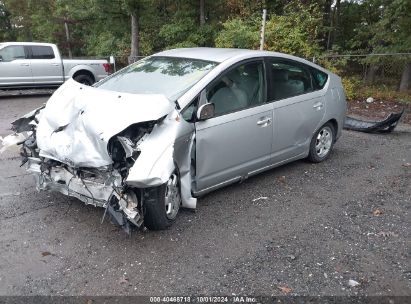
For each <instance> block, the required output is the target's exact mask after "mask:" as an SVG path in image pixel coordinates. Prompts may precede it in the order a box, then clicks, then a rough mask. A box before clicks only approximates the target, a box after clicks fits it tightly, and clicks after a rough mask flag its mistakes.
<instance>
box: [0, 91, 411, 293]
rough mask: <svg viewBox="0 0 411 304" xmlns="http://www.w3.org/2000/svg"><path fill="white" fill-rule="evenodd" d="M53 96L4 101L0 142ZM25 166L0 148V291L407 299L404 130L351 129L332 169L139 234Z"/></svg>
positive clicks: (407, 144)
mask: <svg viewBox="0 0 411 304" xmlns="http://www.w3.org/2000/svg"><path fill="white" fill-rule="evenodd" d="M45 100H46V98H45V97H35V98H31V97H25V98H17V97H14V98H3V99H0V136H1V135H3V136H4V135H5V134H7V133H8V131H7V130H6V126H8V124H9V123H10V122H11V121H12V120H13V119H14V117H16V116H19V115H20V114H24V113H26V112H28V111H29V110H31V109H32V108H34V107H35V106H37V105H41V104H42V103H43V102H44V101H45ZM19 164H20V161H19V159H18V158H17V157H16V151H8V152H6V153H4V154H2V155H0V222H1V230H0V257H1V259H0V295H170V294H172V295H188V294H205V295H232V294H233V293H234V294H252V295H310V296H316V295H337V296H339V295H341V296H344V295H375V296H376V295H402V296H410V295H411V263H410V253H411V251H410V219H411V218H410V206H411V204H410V202H411V201H410V199H411V184H410V181H411V126H410V125H405V124H400V125H399V126H398V127H397V129H396V131H395V132H394V133H392V134H389V135H370V134H364V133H356V132H348V131H344V132H343V136H342V138H341V139H340V140H339V141H338V142H337V144H336V146H335V150H334V152H333V154H332V155H331V158H330V159H329V160H327V161H326V162H324V163H321V164H316V165H314V164H310V163H307V162H305V161H298V162H294V163H292V164H288V165H285V166H282V167H280V168H277V169H274V170H271V171H268V172H265V173H263V174H260V175H258V176H256V177H253V178H250V179H249V180H247V181H245V182H244V183H242V184H236V185H232V186H229V187H226V188H224V189H221V190H218V191H216V192H213V193H211V194H209V195H207V196H205V197H202V198H200V199H199V200H198V208H197V211H196V212H191V211H182V212H181V214H180V215H179V217H178V219H177V222H176V223H175V224H174V225H173V226H172V227H171V228H170V229H169V230H167V231H161V232H151V231H138V232H136V233H134V234H133V235H132V236H131V237H127V235H125V234H124V232H123V231H121V230H119V229H118V228H117V227H115V226H113V225H112V224H110V223H109V221H107V220H106V221H105V222H104V223H103V224H101V223H100V221H101V218H102V216H103V210H102V209H97V208H94V207H92V206H85V205H83V204H82V203H81V202H79V201H77V200H75V199H70V198H67V197H65V196H63V195H60V194H55V193H46V192H42V193H38V192H37V191H36V189H35V187H34V182H33V180H32V177H31V176H29V175H27V174H26V173H25V171H24V169H23V168H19ZM349 280H354V281H355V282H356V283H358V285H357V286H355V287H353V286H350V285H349ZM356 283H354V285H356Z"/></svg>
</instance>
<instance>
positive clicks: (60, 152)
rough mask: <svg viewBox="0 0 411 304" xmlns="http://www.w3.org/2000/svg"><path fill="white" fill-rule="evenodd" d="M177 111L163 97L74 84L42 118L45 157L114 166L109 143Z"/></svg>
mask: <svg viewBox="0 0 411 304" xmlns="http://www.w3.org/2000/svg"><path fill="white" fill-rule="evenodd" d="M173 109H174V104H173V103H172V102H171V101H170V100H168V99H167V98H166V97H165V96H163V95H154V94H150V95H143V94H139V95H137V94H128V93H119V92H113V91H106V90H102V89H98V88H93V87H88V86H84V85H82V84H80V83H77V82H76V81H74V80H72V79H70V80H68V81H67V82H66V83H65V84H64V85H62V86H61V87H60V88H59V89H58V90H57V91H56V92H55V93H54V94H53V96H52V97H51V98H50V99H49V101H48V102H47V105H46V107H45V108H44V109H43V111H42V112H41V113H40V114H39V124H38V126H37V145H38V147H39V148H40V150H41V151H40V155H41V156H44V157H48V158H52V159H55V160H58V161H61V162H63V163H66V164H68V165H70V166H75V167H102V166H106V165H110V164H111V163H112V160H111V158H110V156H109V155H108V152H107V143H108V141H109V139H110V138H111V137H112V136H114V135H116V134H118V133H119V132H121V131H123V130H124V129H126V128H127V127H128V126H130V125H132V124H135V123H139V122H145V121H153V120H158V119H160V118H161V117H163V116H165V115H167V114H168V113H170V112H171V111H172V110H173Z"/></svg>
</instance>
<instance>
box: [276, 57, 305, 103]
mask: <svg viewBox="0 0 411 304" xmlns="http://www.w3.org/2000/svg"><path fill="white" fill-rule="evenodd" d="M269 68H270V69H269V73H270V83H271V90H270V91H271V92H270V100H279V99H284V98H289V97H293V96H297V95H301V94H305V93H309V92H312V91H313V86H312V81H311V75H310V73H309V71H308V69H307V68H305V67H304V65H302V64H299V63H298V62H294V61H291V60H281V59H278V60H276V59H272V60H269Z"/></svg>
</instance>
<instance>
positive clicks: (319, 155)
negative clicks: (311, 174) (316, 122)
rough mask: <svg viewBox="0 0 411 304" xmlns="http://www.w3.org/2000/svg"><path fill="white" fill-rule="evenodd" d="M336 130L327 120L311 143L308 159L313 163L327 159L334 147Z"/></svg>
mask: <svg viewBox="0 0 411 304" xmlns="http://www.w3.org/2000/svg"><path fill="white" fill-rule="evenodd" d="M334 142H335V130H334V126H333V125H332V124H331V123H330V122H327V123H326V124H325V125H323V126H322V127H321V128H319V129H318V131H317V132H315V134H314V136H313V138H312V139H311V143H310V152H309V154H308V157H307V159H308V160H309V161H311V162H313V163H320V162H322V161H324V160H326V159H327V158H328V157H329V156H330V154H331V151H332V149H333V147H334Z"/></svg>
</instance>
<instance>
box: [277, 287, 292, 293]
mask: <svg viewBox="0 0 411 304" xmlns="http://www.w3.org/2000/svg"><path fill="white" fill-rule="evenodd" d="M278 289H279V290H281V291H282V292H283V293H285V294H289V293H290V292H291V291H292V289H291V288H290V287H287V286H278Z"/></svg>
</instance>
